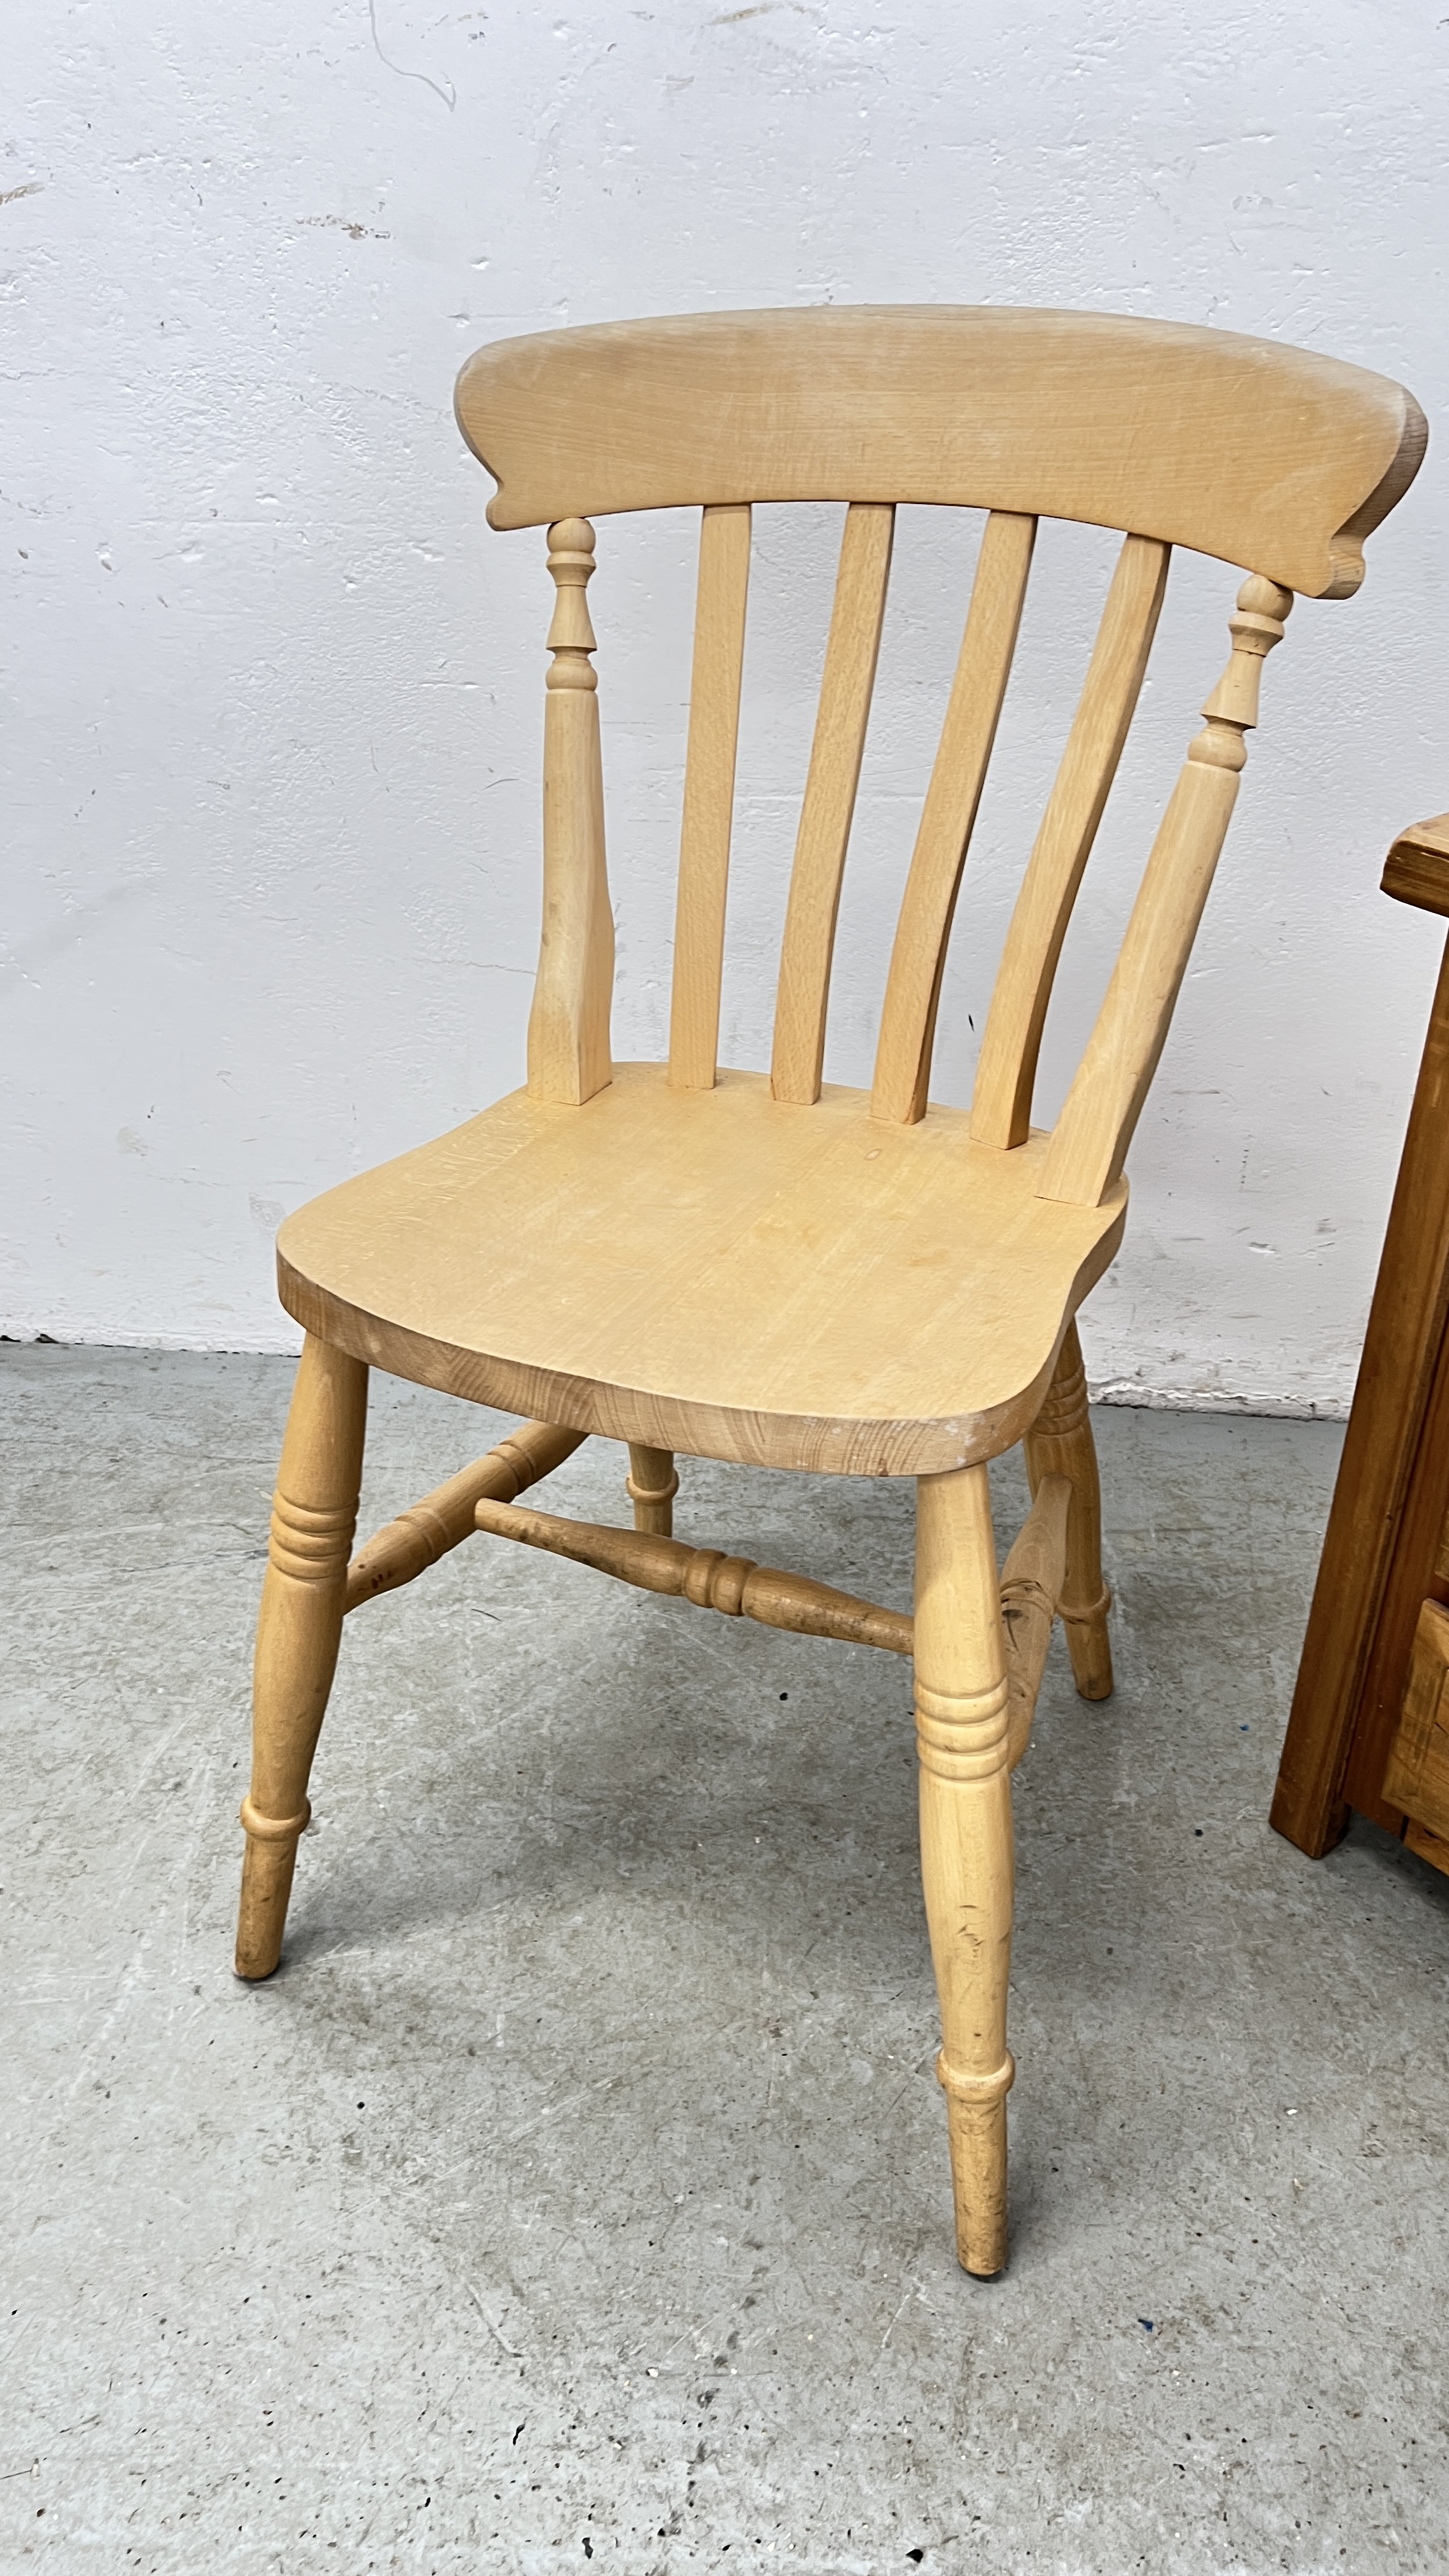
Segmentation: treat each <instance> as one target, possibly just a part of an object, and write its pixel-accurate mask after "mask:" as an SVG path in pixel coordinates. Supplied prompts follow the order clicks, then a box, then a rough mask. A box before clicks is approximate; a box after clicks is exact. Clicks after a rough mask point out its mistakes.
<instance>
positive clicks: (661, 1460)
mask: <svg viewBox="0 0 1449 2576" xmlns="http://www.w3.org/2000/svg"><path fill="white" fill-rule="evenodd" d="M624 1491H625V1492H626V1494H627V1495H628V1497H629V1500H630V1502H631V1503H632V1504H633V1506H634V1527H635V1528H636V1530H648V1531H650V1532H651V1534H652V1535H653V1536H654V1537H655V1538H672V1537H673V1536H674V1497H675V1495H676V1494H677V1493H678V1491H679V1478H678V1476H677V1475H676V1473H675V1468H674V1452H673V1450H672V1449H643V1448H641V1447H640V1446H639V1444H638V1443H637V1442H636V1441H633V1440H631V1441H630V1443H629V1473H628V1475H627V1476H626V1477H625V1479H624Z"/></svg>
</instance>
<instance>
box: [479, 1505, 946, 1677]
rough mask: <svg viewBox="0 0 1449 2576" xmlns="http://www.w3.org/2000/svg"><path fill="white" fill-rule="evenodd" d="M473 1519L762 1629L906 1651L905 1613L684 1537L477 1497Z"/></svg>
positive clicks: (890, 1651) (528, 1544)
mask: <svg viewBox="0 0 1449 2576" xmlns="http://www.w3.org/2000/svg"><path fill="white" fill-rule="evenodd" d="M476 1517H477V1523H478V1527H479V1529H480V1530H487V1531H489V1532H490V1533H491V1535H492V1536H493V1537H494V1538H511V1539H517V1540H519V1541H521V1543H522V1544H523V1546H525V1547H541V1548H545V1549H546V1550H547V1551H548V1553H549V1555H551V1556H569V1557H572V1558H573V1559H574V1561H575V1563H576V1564H579V1565H592V1566H594V1567H595V1568H596V1569H597V1571H598V1572H599V1573H600V1574H613V1575H616V1576H617V1577H618V1578H619V1580H620V1581H621V1582H623V1583H633V1584H635V1585H637V1586H638V1588H639V1589H640V1590H641V1591H643V1592H665V1593H673V1594H675V1595H676V1596H682V1597H683V1598H684V1599H685V1600H686V1601H692V1602H693V1603H694V1604H695V1606H696V1608H697V1609H700V1610H722V1611H723V1612H724V1613H725V1615H726V1617H728V1618H735V1619H738V1618H741V1617H743V1618H746V1619H757V1620H758V1621H759V1622H760V1624H761V1626H762V1627H765V1628H792V1629H794V1630H795V1631H796V1632H797V1633H798V1634H800V1635H803V1636H806V1637H839V1638H843V1639H844V1640H846V1641H847V1642H848V1643H850V1644H853V1645H861V1646H882V1647H884V1648H885V1650H886V1652H887V1653H888V1654H892V1655H908V1654H909V1653H910V1651H911V1619H910V1614H909V1612H908V1611H905V1610H881V1609H878V1608H877V1606H876V1604H875V1603H874V1602H873V1601H858V1600H857V1599H856V1598H855V1596H854V1594H853V1593H850V1592H835V1591H832V1589H831V1587H830V1585H829V1584H828V1583H815V1582H813V1581H812V1580H811V1578H810V1577H809V1576H808V1575H805V1574H783V1573H781V1572H780V1570H779V1568H778V1567H777V1566H773V1565H756V1564H754V1563H753V1561H752V1560H751V1559H750V1558H749V1557H747V1556H727V1555H726V1554H725V1551H724V1549H723V1548H718V1547H687V1546H686V1545H685V1543H684V1541H683V1540H682V1539H677V1538H654V1537H651V1536H650V1535H648V1534H647V1533H646V1532H645V1531H642V1530H623V1529H613V1528H611V1527H609V1526H608V1525H607V1524H606V1523H604V1522H602V1521H568V1520H561V1519H559V1518H558V1516H557V1515H556V1514H555V1513H553V1512H530V1511H524V1510H522V1509H521V1508H519V1507H518V1506H516V1505H513V1504H509V1503H498V1502H493V1501H491V1500H486V1501H482V1502H480V1503H479V1505H478V1508H477V1515H476Z"/></svg>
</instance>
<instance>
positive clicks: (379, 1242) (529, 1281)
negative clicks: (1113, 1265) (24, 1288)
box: [277, 1065, 1127, 1476]
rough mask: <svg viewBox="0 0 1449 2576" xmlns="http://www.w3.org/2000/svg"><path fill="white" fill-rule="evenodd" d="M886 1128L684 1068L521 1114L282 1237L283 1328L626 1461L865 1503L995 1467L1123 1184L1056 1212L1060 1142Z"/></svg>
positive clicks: (1022, 1422) (840, 1110)
mask: <svg viewBox="0 0 1449 2576" xmlns="http://www.w3.org/2000/svg"><path fill="white" fill-rule="evenodd" d="M869 1108H870V1100H869V1094H868V1093H866V1092H863V1091H853V1090H846V1089H843V1088H840V1087H838V1086H835V1085H827V1087H826V1089H825V1090H824V1092H823V1093H822V1095H821V1097H820V1099H819V1100H818V1101H817V1102H816V1103H815V1104H814V1105H813V1106H811V1107H808V1108H801V1107H797V1106H794V1105H790V1104H787V1103H782V1102H779V1101H776V1100H774V1099H772V1097H771V1094H770V1087H769V1082H768V1079H767V1078H766V1077H765V1076H764V1075H762V1074H751V1073H724V1074H722V1075H721V1076H720V1079H719V1082H718V1084H717V1086H716V1088H715V1089H714V1090H713V1091H673V1090H671V1089H670V1088H669V1085H668V1080H667V1076H666V1071H665V1068H664V1067H663V1066H662V1065H620V1066H616V1068H615V1074H614V1080H613V1081H612V1083H611V1084H610V1085H609V1086H608V1088H607V1089H605V1090H603V1091H600V1092H597V1093H596V1094H595V1096H594V1097H593V1099H591V1100H589V1101H587V1102H585V1103H584V1105H583V1106H582V1107H581V1108H574V1107H567V1106H560V1105H558V1104H556V1103H553V1102H548V1101H540V1100H536V1099H532V1098H530V1097H529V1095H528V1094H527V1093H526V1092H522V1091H519V1092H514V1093H513V1094H512V1095H511V1096H510V1097H509V1098H508V1099H506V1100H502V1101H500V1102H499V1103H498V1104H497V1106H496V1107H495V1108H493V1109H489V1110H486V1111H485V1112H484V1114H483V1115H482V1116H481V1117H479V1118H474V1119H470V1120H469V1122H468V1124H467V1125H466V1126H463V1127H459V1128H457V1129H455V1130H454V1132H453V1133H452V1134H451V1135H448V1136H442V1137H439V1138H438V1140H437V1141H436V1143H434V1144H430V1145H423V1146H420V1147H419V1148H418V1149H417V1151H416V1152H414V1153H410V1154H404V1155H402V1156H400V1157H399V1159H398V1160H397V1161H396V1162H393V1163H385V1164H383V1165H381V1166H380V1167H379V1168H378V1169H377V1170H376V1171H372V1172H367V1173H364V1174H363V1175H362V1176H361V1178H359V1179H357V1180H353V1181H347V1182H344V1183H343V1184H342V1186H341V1188H339V1189H335V1190H329V1191H328V1192H327V1193H326V1195H325V1196H324V1197H322V1198H319V1199H314V1200H313V1201H312V1202H311V1204H310V1205H309V1206H307V1207H304V1208H302V1209H300V1210H299V1211H298V1212H297V1214H296V1215H295V1216H292V1217H289V1218H288V1220H287V1222H286V1224H285V1225H284V1226H283V1228H282V1231H281V1234H280V1236H279V1238H278V1247H277V1259H278V1274H279V1282H280V1290H281V1296H282V1302H283V1304H284V1305H285V1306H286V1308H287V1310H288V1312H289V1313H290V1314H292V1315H294V1316H295V1317H296V1319H297V1321H298V1322H299V1323H300V1324H302V1325H304V1326H305V1327H306V1329H307V1330H308V1331H309V1332H312V1333H316V1334H318V1335H319V1336H320V1337H321V1338H322V1339H323V1340H325V1341H328V1342H331V1343H334V1344H336V1345H337V1346H339V1347H340V1348H341V1349H343V1350H345V1351H349V1352H351V1353H352V1354H353V1356H354V1357H356V1358H358V1359H362V1360H366V1361H369V1362H371V1363H372V1364H374V1365H375V1366H378V1367H381V1368H384V1369H388V1370H390V1371H391V1372H392V1373H393V1374H394V1375H397V1376H400V1377H406V1378H411V1379H413V1380H415V1381H417V1382H419V1383H421V1384H423V1385H425V1386H435V1387H441V1388H444V1389H446V1390H447V1391H448V1392H450V1393H452V1394H455V1395H462V1396H466V1397H469V1398H471V1399H472V1400H473V1401H474V1402H476V1403H482V1404H491V1405H497V1406H499V1407H501V1408H502V1409H503V1410H505V1411H508V1412H513V1413H527V1414H534V1415H538V1416H540V1417H542V1418H543V1419H544V1420H546V1421H550V1422H556V1423H559V1424H563V1425H567V1426H569V1427H571V1428H574V1429H577V1430H585V1431H592V1432H601V1433H603V1434H604V1435H605V1436H606V1437H608V1438H612V1439H617V1440H633V1441H638V1442H645V1443H648V1444H649V1445H651V1446H653V1447H656V1448H661V1449H676V1450H681V1451H684V1452H686V1453H693V1454H696V1455H700V1456H706V1457H714V1458H728V1459H735V1460H739V1461H742V1462H745V1463H748V1464H753V1465H763V1466H771V1467H795V1468H812V1469H817V1470H818V1469H824V1470H827V1471H834V1472H836V1473H839V1474H842V1475H886V1476H904V1475H927V1474H936V1473H941V1472H943V1471H946V1470H949V1469H952V1468H956V1467H960V1466H965V1465H968V1464H971V1463H973V1462H975V1461H978V1460H980V1459H983V1458H988V1457H992V1456H995V1455H996V1454H997V1453H998V1452H999V1451H1001V1450H1002V1449H1005V1448H1008V1447H1010V1446H1011V1444H1012V1442H1013V1441H1015V1440H1018V1439H1020V1438H1021V1436H1022V1434H1023V1433H1024V1432H1025V1430H1026V1429H1027V1427H1028V1425H1029V1424H1030V1422H1031V1420H1032V1419H1033V1417H1034V1415H1035V1412H1036V1409H1037V1406H1038V1404H1039V1402H1040V1399H1041V1397H1042V1395H1043V1393H1044V1392H1045V1389H1046V1386H1047V1382H1048V1379H1049V1377H1050V1374H1051V1370H1052V1366H1053V1362H1054V1360H1055V1357H1056V1352H1057V1348H1058V1345H1059V1343H1060V1340H1061V1336H1062V1333H1063V1331H1064V1329H1065V1327H1066V1324H1067V1322H1068V1320H1069V1319H1070V1317H1071V1315H1072V1314H1073V1312H1074V1311H1075V1309H1076V1307H1077V1305H1078V1304H1079V1303H1080V1301H1081V1299H1082V1298H1083V1297H1084V1296H1085V1295H1086V1293H1087V1290H1088V1289H1089V1288H1090V1287H1091V1286H1092V1284H1093V1282H1094V1281H1095V1280H1097V1279H1098V1278H1100V1276H1101V1274H1102V1272H1103V1271H1104V1270H1105V1269H1106V1267H1107V1265H1108V1263H1109V1262H1110V1261H1111V1259H1112V1257H1113V1254H1114V1253H1115V1252H1116V1250H1117V1246H1118V1244H1119V1242H1120V1240H1121V1236H1122V1227H1123V1221H1124V1216H1125V1211H1126V1198H1127V1192H1126V1184H1125V1182H1122V1183H1119V1184H1118V1185H1117V1187H1116V1188H1115V1189H1114V1190H1113V1192H1112V1193H1111V1194H1110V1196H1109V1197H1108V1199H1107V1200H1106V1202H1105V1204H1104V1205H1102V1206H1101V1207H1095V1208H1086V1207H1076V1206H1067V1205H1063V1204H1061V1203H1060V1202H1057V1201H1053V1200H1047V1199H1041V1198H1038V1197H1037V1196H1036V1191H1037V1188H1038V1185H1039V1182H1040V1177H1041V1170H1042V1163H1043V1159H1044V1156H1045V1151H1046V1147H1047V1143H1048V1138H1047V1137H1046V1136H1045V1135H1044V1134H1042V1133H1040V1132H1033V1134H1032V1136H1031V1138H1030V1139H1029V1141H1028V1142H1027V1143H1026V1144H1024V1145H1020V1146H1018V1147H1016V1148H1015V1149H1014V1150H1013V1151H1011V1152H1009V1153H1007V1152H1002V1151H999V1150H997V1149H996V1148H994V1147H991V1146H985V1145H979V1144H974V1143H973V1142H972V1140H971V1136H970V1132H969V1120H968V1118H967V1115H966V1113H965V1112H964V1111H961V1110H953V1109H942V1108H936V1107H932V1108H931V1109H930V1110H929V1111H928V1113H927V1115H926V1117H925V1118H924V1119H923V1120H922V1121H921V1122H920V1123H919V1124H918V1125H916V1126H913V1127H906V1126H887V1125H883V1124H881V1123H878V1122H872V1120H871V1118H870V1115H869Z"/></svg>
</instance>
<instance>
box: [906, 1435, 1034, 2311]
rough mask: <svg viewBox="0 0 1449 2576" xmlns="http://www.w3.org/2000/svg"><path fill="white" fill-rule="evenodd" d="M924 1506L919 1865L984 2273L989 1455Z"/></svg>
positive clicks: (1004, 2069) (995, 1865) (990, 1861)
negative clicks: (986, 1462) (986, 1464)
mask: <svg viewBox="0 0 1449 2576" xmlns="http://www.w3.org/2000/svg"><path fill="white" fill-rule="evenodd" d="M916 1490H917V1517H916V1630H915V1664H916V1745H917V1751H918V1753H919V1755H920V1792H921V1879H922V1884H923V1887H924V1890H925V1898H926V1919H927V1922H928V1924H929V1926H930V1933H931V1956H932V1959H933V1960H934V1962H935V1969H936V1986H937V1990H938V1992H939V1995H940V1999H941V2029H942V2036H943V2038H944V2041H945V2046H944V2047H943V2049H942V2051H941V2054H940V2057H939V2059H938V2060H937V2065H936V2072H937V2074H938V2075H939V2077H940V2080H941V2083H942V2084H943V2086H944V2087H945V2091H946V2101H947V2109H948V2116H949V2123H950V2134H951V2179H952V2185H953V2189H954V2192H955V2200H956V2251H957V2254H958V2255H959V2257H960V2260H961V2263H962V2266H963V2268H964V2269H965V2270H966V2271H968V2272H975V2273H977V2274H979V2275H980V2276H981V2277H982V2278H983V2279H985V2278H989V2277H990V2276H991V2274H992V2273H994V2272H999V2271H1000V2270H1001V2269H1002V2267H1003V2266H1004V2264H1005V2262H1006V2096H1007V2093H1008V2092H1009V2090H1010V2088H1011V2081H1012V2077H1013V2075H1014V2073H1015V2068H1014V2067H1013V2065H1012V2062H1011V2058H1010V2056H1009V2054H1008V2052H1007V2046H1006V1988H1007V1978H1008V1974H1009V1971H1010V1966H1011V1906H1012V1875H1013V1864H1012V1842H1011V1781H1010V1775H1009V1773H1008V1771H1007V1710H1006V1675H1005V1667H1004V1663H1003V1654H1002V1636H1001V1597H1000V1593H999V1591H998V1588H997V1573H996V1550H995V1547H994V1545H993V1543H992V1536H991V1496H990V1490H989V1488H988V1485H987V1479H986V1469H985V1468H984V1467H962V1468H959V1469H958V1470H957V1471H956V1473H955V1474H954V1475H945V1476H922V1477H921V1478H920V1479H919V1480H918V1483H917V1489H916Z"/></svg>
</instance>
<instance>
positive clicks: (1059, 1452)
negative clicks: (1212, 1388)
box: [1026, 1323, 1112, 1699]
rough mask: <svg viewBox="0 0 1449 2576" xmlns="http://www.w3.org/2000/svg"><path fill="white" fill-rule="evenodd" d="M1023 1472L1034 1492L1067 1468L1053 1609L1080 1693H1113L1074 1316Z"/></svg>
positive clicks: (1098, 1506)
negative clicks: (1061, 1563) (1062, 1560)
mask: <svg viewBox="0 0 1449 2576" xmlns="http://www.w3.org/2000/svg"><path fill="white" fill-rule="evenodd" d="M1026 1472H1027V1474H1028V1476H1029V1477H1030V1479H1031V1490H1032V1493H1033V1495H1035V1493H1036V1490H1037V1487H1038V1486H1039V1485H1040V1484H1041V1482H1042V1479H1043V1477H1045V1476H1065V1477H1066V1478H1067V1480H1068V1482H1069V1483H1070V1485H1071V1488H1072V1503H1071V1509H1070V1511H1069V1512H1068V1514H1067V1572H1066V1581H1065V1582H1064V1584H1063V1586H1062V1597H1061V1599H1060V1601H1059V1602H1058V1604H1057V1616H1058V1617H1059V1619H1060V1620H1061V1622H1062V1625H1063V1627H1064V1628H1065V1629H1066V1632H1067V1652H1068V1653H1069V1655H1070V1656H1071V1659H1072V1672H1073V1675H1074V1677H1075V1680H1076V1685H1077V1688H1078V1690H1079V1691H1080V1693H1081V1695H1082V1697H1083V1699H1110V1698H1111V1696H1112V1643H1111V1639H1110V1637H1109V1636H1108V1634H1107V1613H1108V1611H1109V1610H1110V1609H1111V1607H1112V1595H1111V1593H1110V1592H1109V1591H1108V1589H1107V1587H1106V1584H1105V1583H1104V1582H1103V1580H1102V1487H1101V1481H1100V1478H1099V1477H1098V1474H1097V1444H1096V1442H1095V1441H1094V1439H1093V1438H1092V1417H1091V1414H1090V1412H1089V1411H1088V1409H1087V1373H1086V1370H1085V1369H1084V1367H1083V1366H1082V1345H1081V1343H1080V1341H1079V1340H1078V1338H1077V1328H1076V1325H1075V1323H1071V1324H1068V1326H1067V1329H1066V1332H1065V1334H1064V1336H1063V1339H1062V1347H1061V1350H1060V1352H1059V1353H1058V1355H1057V1365H1056V1370H1055V1373H1054V1375H1053V1378H1052V1382H1051V1385H1050V1386H1049V1387H1048V1389H1047V1392H1046V1398H1045V1401H1044V1402H1043V1405H1042V1408H1041V1411H1040V1413H1039V1414H1038V1415H1037V1417H1036V1420H1035V1422H1034V1423H1033V1424H1032V1427H1031V1429H1030V1431H1029V1432H1028V1433H1027V1435H1026Z"/></svg>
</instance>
